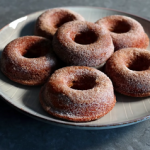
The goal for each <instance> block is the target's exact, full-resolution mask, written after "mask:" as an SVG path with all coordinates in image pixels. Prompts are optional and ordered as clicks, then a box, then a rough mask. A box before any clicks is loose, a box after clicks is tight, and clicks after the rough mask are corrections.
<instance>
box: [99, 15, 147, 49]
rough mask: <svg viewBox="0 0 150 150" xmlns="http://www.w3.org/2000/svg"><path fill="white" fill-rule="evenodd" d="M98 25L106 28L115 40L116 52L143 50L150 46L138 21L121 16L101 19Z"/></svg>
mask: <svg viewBox="0 0 150 150" xmlns="http://www.w3.org/2000/svg"><path fill="white" fill-rule="evenodd" d="M96 24H99V25H101V26H103V27H105V28H106V29H107V30H108V31H109V32H110V35H111V37H112V39H113V43H114V46H115V51H116V50H119V49H122V48H130V47H134V48H142V49H146V48H147V47H148V45H149V38H148V36H147V34H146V33H145V31H144V29H143V27H142V26H141V24H140V23H139V22H137V21H136V20H134V19H132V18H130V17H127V16H120V15H112V16H107V17H104V18H102V19H99V20H98V21H97V22H96Z"/></svg>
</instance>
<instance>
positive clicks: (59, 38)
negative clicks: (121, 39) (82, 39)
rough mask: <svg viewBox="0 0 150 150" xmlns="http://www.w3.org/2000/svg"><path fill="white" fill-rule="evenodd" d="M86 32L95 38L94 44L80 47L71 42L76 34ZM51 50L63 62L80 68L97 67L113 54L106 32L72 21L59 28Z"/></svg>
mask: <svg viewBox="0 0 150 150" xmlns="http://www.w3.org/2000/svg"><path fill="white" fill-rule="evenodd" d="M88 30H89V31H91V32H94V34H96V36H97V40H96V41H95V42H94V43H91V44H87V45H82V44H78V43H76V42H75V41H74V40H73V39H74V37H75V36H76V34H79V33H80V32H86V31H88ZM53 48H54V51H55V52H56V53H57V55H58V56H59V57H60V59H62V60H63V61H64V62H66V63H67V64H69V65H80V66H99V65H101V64H103V63H104V62H105V61H106V60H107V59H108V58H109V57H110V56H111V55H112V53H113V52H114V46H113V44H112V39H111V37H110V35H109V33H108V32H107V30H105V29H104V28H102V27H99V26H98V25H95V24H94V23H90V22H85V21H84V22H83V21H73V22H69V23H66V24H64V25H63V26H61V27H60V28H59V29H58V32H57V33H56V34H55V36H54V39H53Z"/></svg>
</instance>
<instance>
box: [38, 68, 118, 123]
mask: <svg viewBox="0 0 150 150" xmlns="http://www.w3.org/2000/svg"><path fill="white" fill-rule="evenodd" d="M40 103H41V105H42V107H43V108H44V110H46V111H47V112H48V113H49V114H51V115H53V116H55V117H58V118H62V119H65V120H70V121H80V122H82V121H91V120H95V119H98V118H100V117H102V116H104V115H105V114H107V113H108V112H110V111H111V110H112V109H113V107H114V105H115V103H116V98H115V95H114V90H113V85H112V82H111V80H110V79H109V78H108V77H107V76H106V75H105V74H104V73H102V72H101V71H99V70H97V69H95V68H91V67H85V66H70V67H64V68H61V69H59V70H56V71H55V72H54V73H53V74H52V76H51V77H50V79H49V81H48V82H47V83H46V84H45V85H44V86H43V88H42V89H41V91H40Z"/></svg>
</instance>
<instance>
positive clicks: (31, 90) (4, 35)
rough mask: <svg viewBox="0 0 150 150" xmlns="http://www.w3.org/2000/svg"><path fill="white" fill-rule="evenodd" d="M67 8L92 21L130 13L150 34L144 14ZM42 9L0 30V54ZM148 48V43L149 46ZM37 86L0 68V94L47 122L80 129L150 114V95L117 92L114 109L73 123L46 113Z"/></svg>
mask: <svg viewBox="0 0 150 150" xmlns="http://www.w3.org/2000/svg"><path fill="white" fill-rule="evenodd" d="M66 8H67V9H70V10H73V11H75V12H78V13H80V14H81V15H82V16H83V17H85V19H86V20H87V21H91V22H95V21H96V20H98V19H99V18H102V17H104V16H108V15H114V14H118V15H125V16H130V17H132V18H134V19H136V20H137V21H139V22H140V23H141V24H142V25H143V27H144V29H145V31H146V33H147V34H148V36H149V37H150V29H149V26H150V21H148V20H145V19H143V18H140V17H137V16H134V15H130V14H126V13H123V12H118V11H115V10H108V9H103V8H92V7H66ZM42 12H43V11H40V12H36V13H33V14H31V15H28V16H25V17H22V18H19V19H17V20H15V21H13V22H11V23H10V24H8V25H7V26H5V27H4V28H3V29H2V30H1V31H0V39H1V40H0V55H1V53H2V50H3V48H4V47H5V45H6V44H7V43H9V42H10V41H11V40H13V39H15V38H17V37H21V36H25V35H32V34H33V28H34V23H35V20H36V19H37V17H38V16H39V15H40V14H41V13H42ZM148 50H150V47H148ZM39 90H40V87H28V86H22V85H19V84H16V83H14V82H12V81H10V80H9V79H7V77H5V76H4V75H3V74H2V73H1V72H0V95H1V96H2V97H3V98H4V99H5V100H6V101H7V102H8V103H10V104H12V105H13V106H14V107H15V108H17V109H18V110H20V111H21V112H24V113H26V114H28V115H30V116H32V117H35V118H37V119H39V120H43V121H46V122H48V123H54V124H57V125H63V126H66V127H74V128H81V129H108V128H116V127H121V126H126V125H131V124H134V123H138V122H140V121H144V120H147V119H149V118H150V98H149V97H147V98H132V97H127V96H123V95H121V94H118V93H116V97H117V103H116V105H115V107H114V109H113V110H112V111H111V112H110V113H108V114H107V115H106V116H104V117H102V118H100V119H98V120H96V121H92V122H85V123H75V122H69V121H64V120H61V119H57V118H54V117H52V116H49V115H48V114H47V113H46V112H45V111H43V109H42V108H41V106H40V104H39V98H38V94H39Z"/></svg>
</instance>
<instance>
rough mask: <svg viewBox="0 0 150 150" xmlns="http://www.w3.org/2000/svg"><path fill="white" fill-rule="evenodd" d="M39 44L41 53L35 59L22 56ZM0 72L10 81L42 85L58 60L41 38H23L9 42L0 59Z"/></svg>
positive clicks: (48, 44) (37, 50)
mask: <svg viewBox="0 0 150 150" xmlns="http://www.w3.org/2000/svg"><path fill="white" fill-rule="evenodd" d="M37 44H40V49H38V47H39V46H38V47H37V49H36V50H34V51H35V53H40V51H42V52H41V53H43V54H42V56H40V57H37V58H26V57H24V56H23V55H24V54H25V53H26V51H30V49H31V48H32V47H35V45H37ZM32 49H35V48H32ZM1 63H2V65H1V70H2V72H3V73H4V74H5V75H6V76H8V77H9V78H10V79H11V80H13V81H16V82H19V83H22V84H27V85H32V84H33V85H36V84H42V83H43V82H45V81H46V79H47V78H48V77H49V75H50V74H51V72H52V71H53V70H54V68H56V66H57V64H58V60H57V59H56V58H55V55H54V54H53V52H52V50H51V44H50V42H49V41H48V40H47V39H45V38H42V37H37V36H25V37H21V38H18V39H15V40H14V41H12V42H10V43H9V44H8V45H7V46H6V47H5V49H4V51H3V53H2V59H1Z"/></svg>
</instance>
